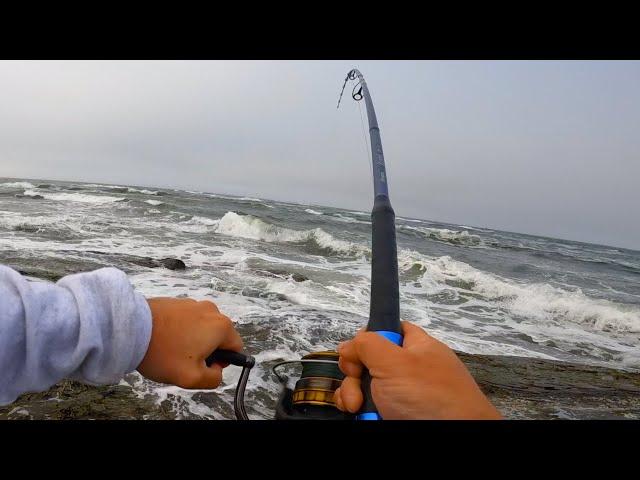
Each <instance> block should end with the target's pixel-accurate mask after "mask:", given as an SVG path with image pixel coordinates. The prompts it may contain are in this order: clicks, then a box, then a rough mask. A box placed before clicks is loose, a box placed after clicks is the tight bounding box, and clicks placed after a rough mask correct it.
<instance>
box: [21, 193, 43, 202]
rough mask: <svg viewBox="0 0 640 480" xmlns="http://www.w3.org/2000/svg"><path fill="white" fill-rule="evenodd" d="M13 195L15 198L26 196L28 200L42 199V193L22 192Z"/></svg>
mask: <svg viewBox="0 0 640 480" xmlns="http://www.w3.org/2000/svg"><path fill="white" fill-rule="evenodd" d="M14 196H15V197H16V198H27V199H29V200H44V197H43V196H42V195H24V194H22V193H16V194H15V195H14Z"/></svg>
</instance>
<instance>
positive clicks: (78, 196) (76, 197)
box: [24, 190, 124, 204]
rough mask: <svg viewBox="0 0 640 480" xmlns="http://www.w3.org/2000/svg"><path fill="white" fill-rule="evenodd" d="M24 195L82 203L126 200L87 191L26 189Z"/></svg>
mask: <svg viewBox="0 0 640 480" xmlns="http://www.w3.org/2000/svg"><path fill="white" fill-rule="evenodd" d="M24 195H26V196H27V197H37V196H40V197H43V198H46V199H47V200H54V201H59V202H80V203H94V204H104V203H113V202H119V201H121V200H124V198H122V197H110V196H108V195H100V196H98V195H87V194H85V193H45V192H36V191H35V190H25V192H24Z"/></svg>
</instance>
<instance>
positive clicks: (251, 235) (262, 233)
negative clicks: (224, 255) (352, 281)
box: [216, 212, 370, 256]
mask: <svg viewBox="0 0 640 480" xmlns="http://www.w3.org/2000/svg"><path fill="white" fill-rule="evenodd" d="M216 233H220V234H222V235H228V236H232V237H240V238H248V239H251V240H259V241H263V242H268V243H300V244H305V243H306V244H309V245H310V246H315V247H317V248H319V249H320V250H323V251H329V252H333V253H337V254H341V255H352V256H353V255H355V256H360V255H368V254H369V253H370V250H369V249H368V248H366V247H364V246H361V245H357V244H354V243H351V242H347V241H344V240H339V239H337V238H335V237H334V236H333V235H331V234H329V233H327V232H325V231H324V230H322V229H321V228H314V229H312V230H292V229H289V228H284V227H279V226H277V225H272V224H270V223H267V222H265V221H263V220H261V219H259V218H257V217H254V216H251V215H238V214H237V213H235V212H227V213H226V214H225V215H224V216H223V217H222V218H221V219H220V222H219V223H218V225H217V228H216Z"/></svg>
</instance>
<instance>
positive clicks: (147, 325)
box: [125, 292, 153, 373]
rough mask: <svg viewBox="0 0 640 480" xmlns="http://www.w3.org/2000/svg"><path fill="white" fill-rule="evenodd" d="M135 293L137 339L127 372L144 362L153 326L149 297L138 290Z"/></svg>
mask: <svg viewBox="0 0 640 480" xmlns="http://www.w3.org/2000/svg"><path fill="white" fill-rule="evenodd" d="M134 295H135V305H136V306H135V318H136V319H137V322H136V323H135V324H136V339H135V343H134V349H133V351H134V355H133V357H132V359H131V364H130V365H129V367H128V369H127V371H126V372H125V373H129V372H133V371H134V370H136V369H137V368H138V366H139V365H140V363H142V359H143V358H144V356H145V355H146V353H147V350H148V348H149V343H150V342H151V331H152V328H153V321H152V317H151V308H149V303H147V299H146V298H145V297H144V296H142V295H141V294H139V293H137V292H135V294H134Z"/></svg>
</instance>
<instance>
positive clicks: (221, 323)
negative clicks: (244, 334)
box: [200, 313, 243, 358]
mask: <svg viewBox="0 0 640 480" xmlns="http://www.w3.org/2000/svg"><path fill="white" fill-rule="evenodd" d="M207 321H209V322H211V323H210V324H209V325H210V326H209V328H207V330H206V332H207V333H208V334H209V336H208V338H205V339H204V340H203V341H202V342H200V348H201V351H200V355H201V356H202V358H206V357H208V356H209V355H211V352H213V351H215V350H218V349H220V348H221V349H225V350H232V351H234V352H239V351H241V350H242V347H243V343H242V339H241V338H240V335H239V334H238V332H236V330H235V328H234V327H233V322H232V321H231V320H230V319H229V318H228V317H226V316H224V315H222V314H220V313H217V314H213V315H210V316H207Z"/></svg>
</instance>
